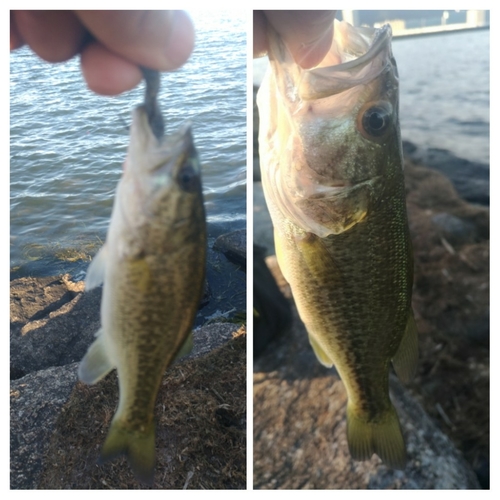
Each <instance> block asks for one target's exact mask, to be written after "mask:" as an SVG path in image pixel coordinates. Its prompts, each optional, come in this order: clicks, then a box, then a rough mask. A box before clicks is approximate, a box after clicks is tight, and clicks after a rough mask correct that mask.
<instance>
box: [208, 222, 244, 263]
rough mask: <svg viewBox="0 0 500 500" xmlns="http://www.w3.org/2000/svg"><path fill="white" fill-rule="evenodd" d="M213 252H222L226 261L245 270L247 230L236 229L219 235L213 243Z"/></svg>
mask: <svg viewBox="0 0 500 500" xmlns="http://www.w3.org/2000/svg"><path fill="white" fill-rule="evenodd" d="M213 248H214V250H217V251H218V252H222V253H223V254H224V255H225V256H226V257H227V259H228V260H230V261H231V262H234V263H235V264H238V265H240V266H242V267H243V268H245V269H246V265H247V230H246V229H238V230H236V231H232V232H231V233H226V234H222V235H220V236H219V237H218V238H217V239H216V240H215V243H214V246H213Z"/></svg>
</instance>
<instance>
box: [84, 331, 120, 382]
mask: <svg viewBox="0 0 500 500" xmlns="http://www.w3.org/2000/svg"><path fill="white" fill-rule="evenodd" d="M97 335H98V337H97V339H96V340H95V341H94V343H93V344H92V345H91V346H90V347H89V350H88V351H87V354H85V356H84V358H83V359H82V361H81V363H80V366H79V367H78V378H79V379H80V380H81V381H82V382H84V383H86V384H95V383H96V382H98V381H99V380H101V379H102V378H103V377H105V376H106V375H107V374H108V373H109V372H110V371H111V370H112V369H113V368H114V366H113V364H112V363H111V361H110V360H109V357H108V354H107V353H106V348H105V345H104V337H103V335H102V329H101V330H99V331H98V332H97Z"/></svg>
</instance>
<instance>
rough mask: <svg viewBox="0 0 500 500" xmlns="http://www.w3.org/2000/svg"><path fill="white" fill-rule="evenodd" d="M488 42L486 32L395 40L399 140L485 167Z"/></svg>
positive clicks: (487, 117)
mask: <svg viewBox="0 0 500 500" xmlns="http://www.w3.org/2000/svg"><path fill="white" fill-rule="evenodd" d="M489 40H490V32H489V30H477V31H464V32H457V33H446V34H439V35H432V36H420V37H414V38H408V39H404V38H399V39H398V38H396V39H394V41H393V44H392V49H393V53H394V57H395V58H396V61H397V64H398V70H399V76H400V89H401V98H400V120H401V134H402V136H403V139H407V140H409V141H411V142H413V143H415V144H418V145H419V146H423V147H426V148H429V147H436V148H443V149H448V150H450V151H451V152H453V153H454V154H455V155H456V156H459V157H461V158H466V159H468V160H471V161H478V162H482V163H486V164H489V162H490V147H489V134H490V86H489V82H490V43H489Z"/></svg>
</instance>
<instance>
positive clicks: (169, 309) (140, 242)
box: [78, 73, 206, 483]
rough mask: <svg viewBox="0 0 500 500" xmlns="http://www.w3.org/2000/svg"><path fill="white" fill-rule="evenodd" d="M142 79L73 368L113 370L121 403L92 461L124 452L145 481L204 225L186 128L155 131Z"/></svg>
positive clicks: (184, 332)
mask: <svg viewBox="0 0 500 500" xmlns="http://www.w3.org/2000/svg"><path fill="white" fill-rule="evenodd" d="M145 74H146V73H145ZM147 82H148V92H147V94H146V102H145V104H144V105H142V106H139V107H138V108H136V109H135V110H134V111H133V118H132V127H131V133H130V145H129V148H128V154H127V159H126V161H125V165H124V172H123V176H122V178H121V180H120V181H119V183H118V188H117V191H116V196H115V201H114V206H113V212H112V216H111V222H110V226H109V230H108V234H107V238H106V243H105V244H104V246H103V247H102V249H101V250H100V252H99V253H98V254H97V256H96V257H95V259H94V260H93V261H92V263H91V265H90V267H89V270H88V273H87V279H86V289H87V290H89V289H91V288H93V287H95V286H97V285H99V284H100V283H101V282H102V281H104V287H103V297H102V304H101V323H102V328H101V329H100V330H99V331H98V332H97V334H96V335H97V339H96V340H95V342H94V343H93V344H92V345H91V347H90V348H89V350H88V352H87V354H86V355H85V357H84V358H83V360H82V362H81V364H80V368H79V371H78V374H79V377H80V380H82V381H83V382H86V383H88V384H94V383H96V382H98V381H99V380H100V379H101V378H103V377H104V376H105V375H106V374H107V373H108V372H110V371H111V370H112V369H113V368H116V369H117V371H118V379H119V386H120V401H119V405H118V409H117V411H116V414H115V416H114V418H113V421H112V423H111V427H110V430H109V433H108V436H107V438H106V441H105V443H104V446H103V448H102V452H101V459H102V460H107V459H111V458H114V457H115V456H117V455H120V454H125V455H126V456H127V458H128V460H129V463H130V465H131V467H132V469H133V471H134V473H135V474H136V476H137V477H138V478H139V479H141V480H143V481H145V482H149V483H151V482H152V481H153V476H154V464H155V430H154V421H153V410H154V406H155V400H156V395H157V392H158V389H159V386H160V383H161V379H162V376H163V374H164V372H165V369H166V367H167V366H168V365H169V364H170V363H172V361H173V360H174V358H175V357H176V356H177V355H178V354H179V353H180V351H181V350H182V348H183V346H184V347H186V348H187V347H188V346H189V344H190V341H191V335H190V334H191V328H192V325H193V320H194V317H195V315H196V310H197V309H198V305H199V303H200V299H201V295H202V289H203V282H204V276H205V255H206V228H205V211H204V206H203V196H202V188H201V177H200V173H201V171H200V164H199V161H198V155H197V153H196V150H195V147H194V144H193V138H192V135H191V127H190V125H189V124H186V125H184V126H182V127H181V128H180V130H179V131H177V132H175V133H174V134H172V135H171V136H169V137H162V135H163V121H162V119H161V115H158V113H159V110H158V108H157V106H156V101H155V96H156V92H157V89H156V90H154V89H153V90H151V88H150V87H151V85H153V83H152V82H153V80H148V79H147ZM151 92H152V93H153V95H150V94H151Z"/></svg>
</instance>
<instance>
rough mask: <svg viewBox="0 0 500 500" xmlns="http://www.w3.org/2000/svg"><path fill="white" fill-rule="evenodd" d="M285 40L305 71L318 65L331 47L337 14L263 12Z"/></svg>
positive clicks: (332, 12)
mask: <svg viewBox="0 0 500 500" xmlns="http://www.w3.org/2000/svg"><path fill="white" fill-rule="evenodd" d="M264 12H265V14H266V17H267V20H268V21H269V22H270V23H271V24H272V25H273V27H274V29H275V30H276V31H277V32H278V33H279V34H280V35H281V36H282V37H283V39H284V40H285V43H286V45H287V47H288V49H289V50H290V52H291V54H292V56H293V58H294V59H295V62H296V63H297V64H299V65H300V66H302V67H303V68H304V69H308V68H312V67H313V66H316V65H317V64H319V63H320V62H321V61H322V59H323V58H324V57H325V55H326V54H327V52H328V50H329V49H330V46H331V44H332V38H333V20H334V18H335V11H331V10H312V11H311V10H309V11H308V10H296V11H276V10H274V11H272V10H271V11H270V10H266V11H264Z"/></svg>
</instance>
